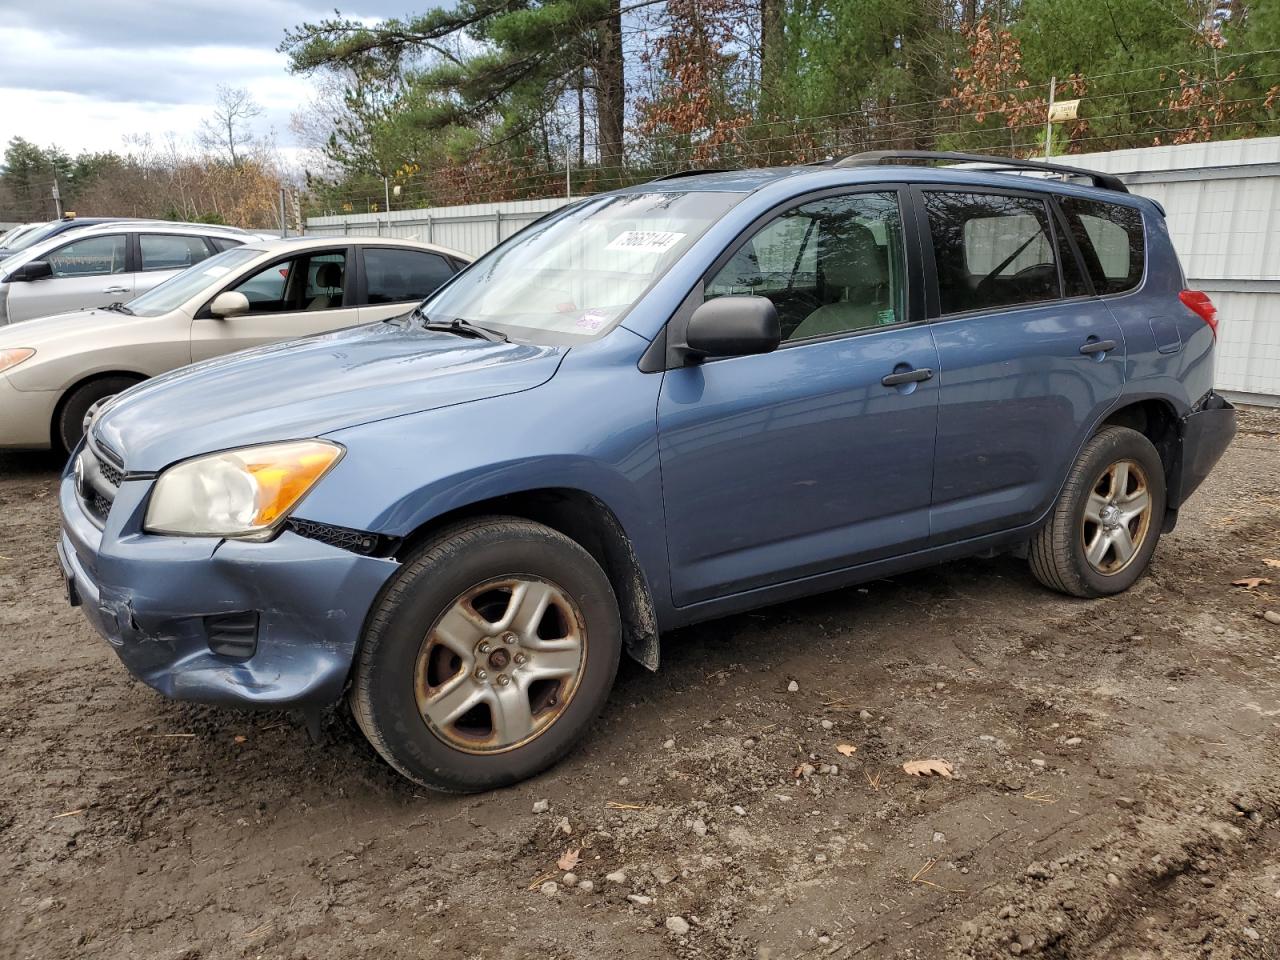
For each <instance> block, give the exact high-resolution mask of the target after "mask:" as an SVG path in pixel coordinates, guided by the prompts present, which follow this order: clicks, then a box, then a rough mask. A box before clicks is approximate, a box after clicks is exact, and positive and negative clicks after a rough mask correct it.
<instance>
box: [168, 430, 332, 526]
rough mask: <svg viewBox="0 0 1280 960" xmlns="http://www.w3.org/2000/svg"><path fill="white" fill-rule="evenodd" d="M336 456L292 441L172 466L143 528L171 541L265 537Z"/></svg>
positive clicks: (315, 443)
mask: <svg viewBox="0 0 1280 960" xmlns="http://www.w3.org/2000/svg"><path fill="white" fill-rule="evenodd" d="M342 454H343V449H342V447H340V446H338V445H337V444H336V443H329V442H328V441H326V440H295V441H290V442H288V443H269V444H263V445H262V446H258V447H243V448H241V449H239V450H227V451H224V452H222V453H214V454H210V455H208V456H205V457H197V458H195V459H194V460H187V461H184V462H183V463H179V464H175V465H174V466H172V467H170V468H169V469H167V470H165V471H164V472H163V473H161V474H160V479H159V480H157V481H156V486H155V489H154V490H153V491H152V492H151V502H150V503H149V504H148V505H147V518H146V522H145V523H144V524H143V526H144V527H145V529H146V530H147V532H149V533H166V534H173V535H177V536H195V537H250V538H252V537H253V536H254V535H257V536H260V537H261V536H266V535H269V534H270V533H271V532H272V530H273V528H274V527H275V526H276V524H277V523H279V522H280V521H281V520H282V519H284V518H285V517H286V516H288V515H289V511H291V510H292V509H293V508H294V507H295V506H296V505H297V503H298V501H299V500H301V499H302V498H303V497H304V496H306V495H307V492H308V491H309V490H310V489H311V488H312V487H314V486H315V485H316V483H317V482H319V480H320V478H321V477H323V476H324V475H325V474H326V473H328V472H329V470H330V469H331V468H332V467H333V465H334V464H336V463H337V462H338V461H339V460H340V459H341V458H342Z"/></svg>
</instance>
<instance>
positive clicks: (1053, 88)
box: [1044, 76, 1058, 160]
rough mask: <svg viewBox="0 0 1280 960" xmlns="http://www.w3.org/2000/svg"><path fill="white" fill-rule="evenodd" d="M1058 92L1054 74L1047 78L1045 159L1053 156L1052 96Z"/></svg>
mask: <svg viewBox="0 0 1280 960" xmlns="http://www.w3.org/2000/svg"><path fill="white" fill-rule="evenodd" d="M1057 92H1058V78H1057V77H1056V76H1054V77H1050V78H1049V112H1048V113H1047V114H1045V118H1044V158H1045V159H1046V160H1048V159H1050V158H1051V157H1052V156H1053V98H1054V94H1056V93H1057Z"/></svg>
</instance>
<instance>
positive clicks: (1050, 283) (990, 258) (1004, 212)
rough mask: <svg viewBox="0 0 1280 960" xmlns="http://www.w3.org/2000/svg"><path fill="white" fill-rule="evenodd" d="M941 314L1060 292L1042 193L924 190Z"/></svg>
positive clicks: (1034, 299) (1055, 296)
mask: <svg viewBox="0 0 1280 960" xmlns="http://www.w3.org/2000/svg"><path fill="white" fill-rule="evenodd" d="M924 206H925V212H926V214H927V215H928V218H929V232H930V234H931V235H932V238H933V258H934V263H935V266H936V268H937V273H938V295H939V298H940V304H941V309H942V313H944V314H947V313H963V312H965V311H968V310H990V309H993V308H996V307H1008V306H1015V305H1018V304H1024V303H1038V302H1040V301H1044V300H1056V299H1058V298H1059V297H1061V296H1062V288H1061V286H1060V284H1059V281H1058V258H1057V255H1056V253H1055V250H1054V241H1053V233H1052V231H1051V230H1050V227H1049V214H1048V210H1047V209H1046V207H1045V204H1044V201H1043V200H1038V199H1035V198H1032V197H1014V196H1005V195H1002V194H996V193H949V192H943V191H935V190H929V191H926V192H925V194H924Z"/></svg>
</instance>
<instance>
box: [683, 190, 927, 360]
mask: <svg viewBox="0 0 1280 960" xmlns="http://www.w3.org/2000/svg"><path fill="white" fill-rule="evenodd" d="M906 289H907V283H906V256H905V253H904V247H903V236H902V217H901V213H900V211H899V209H898V197H897V194H896V193H864V194H854V195H851V196H845V197H829V198H827V199H823V200H814V201H811V202H809V203H805V204H802V205H800V206H798V207H794V208H792V209H791V210H788V211H787V212H786V213H783V214H782V215H780V216H779V217H777V218H776V219H774V220H772V221H770V222H769V223H767V224H765V226H763V227H762V228H761V229H760V230H759V231H758V232H757V233H756V234H755V235H754V236H752V237H751V239H749V240H748V241H747V242H746V243H745V244H743V246H741V247H740V248H739V249H738V250H737V252H736V253H734V254H733V256H732V257H731V258H730V259H729V262H728V263H727V264H725V266H724V267H723V268H721V269H720V270H719V271H718V272H717V273H716V275H715V276H714V277H713V278H712V279H711V281H710V282H709V283H708V284H707V285H706V290H705V297H706V299H708V300H710V299H712V298H713V297H724V296H732V295H734V294H755V295H757V296H762V297H768V298H769V299H770V300H772V301H773V305H774V306H775V307H776V308H777V310H778V323H779V326H780V327H781V328H782V339H783V340H807V339H810V338H812V337H825V336H831V335H833V334H840V333H849V332H853V331H856V330H866V329H870V328H872V327H880V326H887V325H890V324H895V323H902V322H903V321H905V320H906V319H907V314H906Z"/></svg>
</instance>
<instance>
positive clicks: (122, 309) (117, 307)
mask: <svg viewBox="0 0 1280 960" xmlns="http://www.w3.org/2000/svg"><path fill="white" fill-rule="evenodd" d="M102 309H103V310H113V311H115V312H116V313H127V314H128V315H129V316H131V317H132V316H133V311H132V310H130V309H129V308H128V307H126V306H125V305H124V303H123V302H121V301H119V300H117V301H116V302H115V303H109V304H107V305H106V306H105V307H103V308H102Z"/></svg>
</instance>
